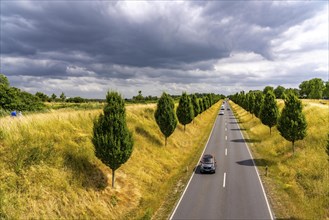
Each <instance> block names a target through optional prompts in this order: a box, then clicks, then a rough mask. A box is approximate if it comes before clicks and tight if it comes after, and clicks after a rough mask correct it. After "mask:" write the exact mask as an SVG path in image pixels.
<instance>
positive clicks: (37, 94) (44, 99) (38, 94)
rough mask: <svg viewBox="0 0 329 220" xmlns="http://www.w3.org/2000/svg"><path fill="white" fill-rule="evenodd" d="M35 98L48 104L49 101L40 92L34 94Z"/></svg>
mask: <svg viewBox="0 0 329 220" xmlns="http://www.w3.org/2000/svg"><path fill="white" fill-rule="evenodd" d="M35 96H36V97H38V98H39V99H40V100H41V101H43V102H48V101H49V97H48V96H47V95H46V94H44V93H42V92H36V93H35Z"/></svg>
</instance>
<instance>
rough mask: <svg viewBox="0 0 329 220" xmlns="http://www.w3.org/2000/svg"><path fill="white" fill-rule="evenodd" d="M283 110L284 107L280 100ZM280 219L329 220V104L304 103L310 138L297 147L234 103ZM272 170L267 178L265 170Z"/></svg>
mask: <svg viewBox="0 0 329 220" xmlns="http://www.w3.org/2000/svg"><path fill="white" fill-rule="evenodd" d="M277 103H278V106H279V109H280V110H282V108H283V107H284V102H283V100H278V102H277ZM231 105H232V109H233V110H234V112H235V114H236V116H237V118H238V120H239V123H240V126H241V127H242V128H243V132H244V135H245V137H246V138H247V139H248V140H249V141H248V142H249V147H250V148H251V150H252V152H253V156H254V158H255V162H256V164H257V166H258V169H259V170H260V173H261V177H262V181H263V182H264V184H265V188H266V191H267V194H268V197H269V199H270V202H271V205H272V208H273V210H274V213H275V215H276V218H277V219H328V218H329V158H328V155H327V154H326V152H325V147H326V145H327V138H328V132H329V127H328V125H329V102H328V101H324V100H321V101H319V100H317V101H315V100H303V113H304V114H305V116H306V120H307V124H308V127H307V136H306V137H305V139H304V140H301V141H297V142H296V143H295V149H296V152H295V154H292V147H291V142H288V141H286V140H285V139H284V138H283V137H281V135H280V134H279V132H278V130H277V129H276V127H275V128H274V129H272V135H270V132H269V128H268V127H267V126H264V125H262V124H261V122H260V120H259V119H258V118H256V117H254V116H252V115H251V114H250V113H248V112H246V111H245V110H244V109H242V108H241V107H240V106H238V105H236V104H234V103H232V102H231ZM266 166H268V174H267V176H266V171H265V168H266Z"/></svg>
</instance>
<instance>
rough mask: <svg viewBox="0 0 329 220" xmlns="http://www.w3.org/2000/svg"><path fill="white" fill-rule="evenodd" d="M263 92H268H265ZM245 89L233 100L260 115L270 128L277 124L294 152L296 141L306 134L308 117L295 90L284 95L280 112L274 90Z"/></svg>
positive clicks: (232, 97) (233, 97)
mask: <svg viewBox="0 0 329 220" xmlns="http://www.w3.org/2000/svg"><path fill="white" fill-rule="evenodd" d="M263 92H266V93H265V94H264V93H263ZM263 92H261V91H250V92H248V93H247V94H245V93H244V91H242V92H240V93H236V94H235V95H233V96H231V97H230V98H231V100H232V101H234V102H235V103H237V104H238V105H240V106H241V107H242V108H244V109H245V110H247V111H248V112H250V113H251V114H252V115H255V116H256V117H258V118H259V119H260V120H261V122H262V123H263V124H264V125H266V126H268V127H269V128H270V134H271V130H272V127H274V126H276V125H277V128H278V130H279V132H280V135H281V136H282V137H284V138H285V139H286V140H288V141H290V142H292V150H293V153H294V151H295V148H294V143H295V141H297V140H302V139H304V137H305V136H306V127H307V123H306V119H305V115H304V114H303V112H302V110H303V107H302V103H301V101H300V100H299V99H298V97H297V96H296V94H294V93H293V92H289V93H286V94H285V95H284V102H285V106H284V108H283V110H282V112H281V114H280V112H279V109H278V106H277V103H276V97H275V94H274V92H273V91H272V90H271V89H269V90H264V91H263Z"/></svg>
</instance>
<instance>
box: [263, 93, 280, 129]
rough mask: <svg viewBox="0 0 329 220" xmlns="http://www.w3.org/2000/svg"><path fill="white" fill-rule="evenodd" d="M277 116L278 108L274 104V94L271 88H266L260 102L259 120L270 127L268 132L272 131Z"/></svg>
mask: <svg viewBox="0 0 329 220" xmlns="http://www.w3.org/2000/svg"><path fill="white" fill-rule="evenodd" d="M278 117H279V109H278V106H277V105H276V100H275V95H274V93H273V91H272V90H268V91H267V93H266V95H265V98H264V102H263V104H262V108H261V112H260V120H261V121H262V123H263V124H264V125H266V126H268V127H269V128H270V134H271V133H272V127H274V126H275V125H276V124H277V121H278Z"/></svg>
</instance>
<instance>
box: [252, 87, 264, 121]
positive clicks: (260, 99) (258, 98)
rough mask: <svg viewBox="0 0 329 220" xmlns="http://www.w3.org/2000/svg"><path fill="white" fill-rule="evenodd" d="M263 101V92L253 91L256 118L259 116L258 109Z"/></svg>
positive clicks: (259, 109)
mask: <svg viewBox="0 0 329 220" xmlns="http://www.w3.org/2000/svg"><path fill="white" fill-rule="evenodd" d="M263 102H264V95H263V92H261V91H257V92H256V93H255V106H254V114H255V115H256V117H257V118H259V117H260V111H261V108H262V105H263Z"/></svg>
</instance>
